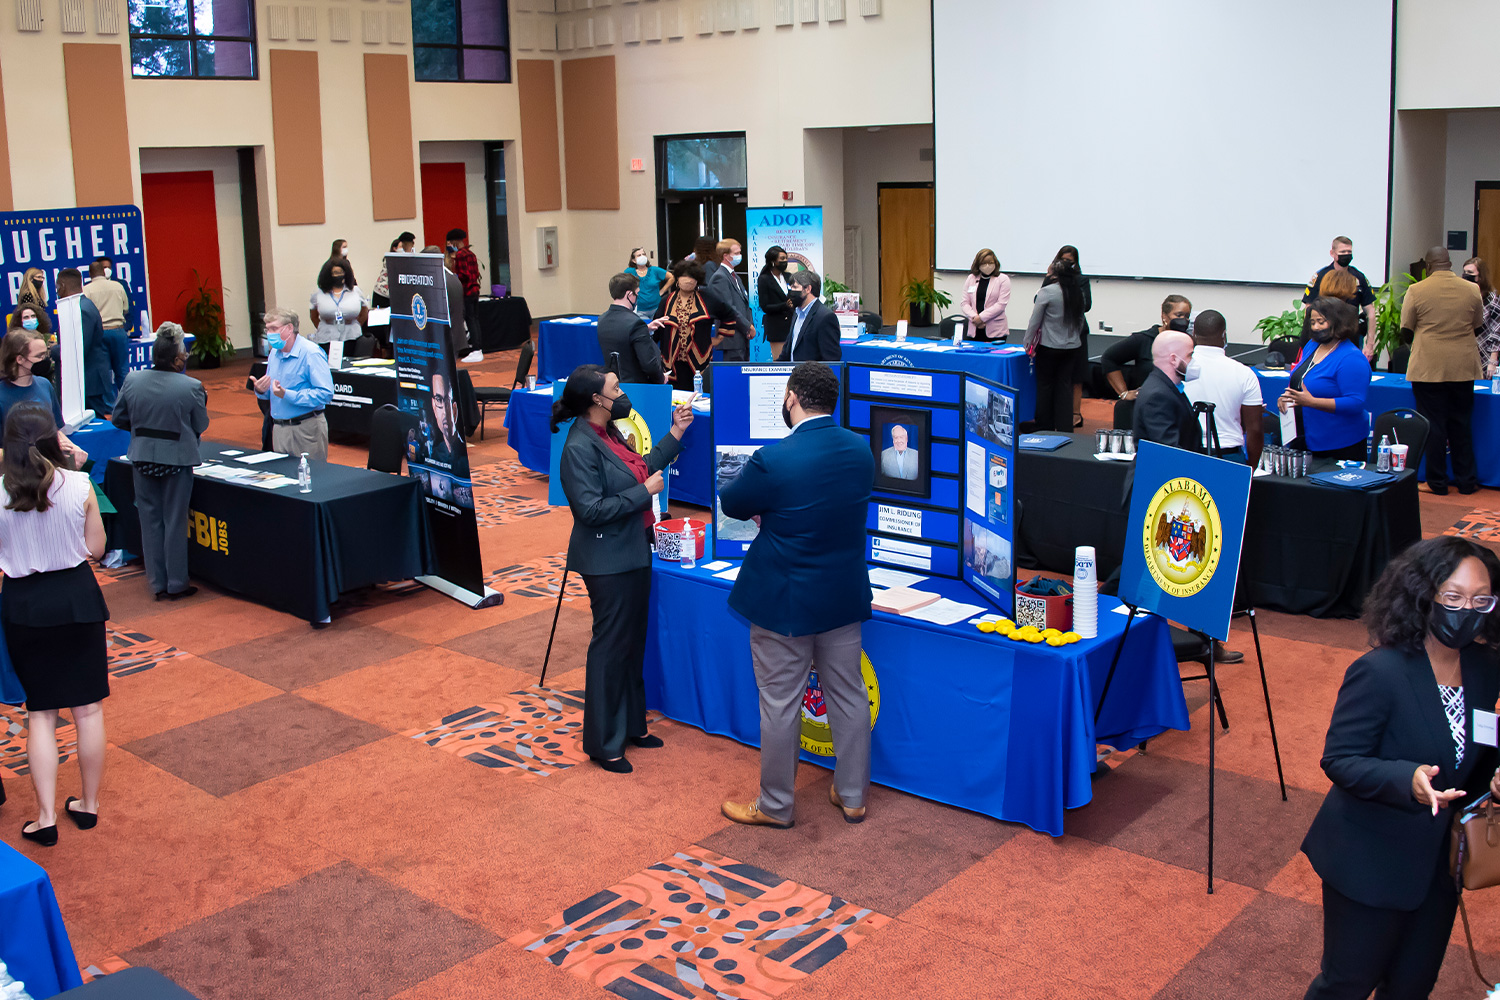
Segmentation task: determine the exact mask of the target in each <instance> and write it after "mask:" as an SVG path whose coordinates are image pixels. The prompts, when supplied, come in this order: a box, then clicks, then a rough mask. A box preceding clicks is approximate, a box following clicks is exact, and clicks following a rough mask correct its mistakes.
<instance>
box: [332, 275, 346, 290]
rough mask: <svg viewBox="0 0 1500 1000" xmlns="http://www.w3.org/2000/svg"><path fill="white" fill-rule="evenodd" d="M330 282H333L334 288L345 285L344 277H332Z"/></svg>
mask: <svg viewBox="0 0 1500 1000" xmlns="http://www.w3.org/2000/svg"><path fill="white" fill-rule="evenodd" d="M329 284H331V285H332V286H333V287H334V288H343V287H344V279H343V278H341V277H340V278H334V279H332V280H331V281H330V282H329Z"/></svg>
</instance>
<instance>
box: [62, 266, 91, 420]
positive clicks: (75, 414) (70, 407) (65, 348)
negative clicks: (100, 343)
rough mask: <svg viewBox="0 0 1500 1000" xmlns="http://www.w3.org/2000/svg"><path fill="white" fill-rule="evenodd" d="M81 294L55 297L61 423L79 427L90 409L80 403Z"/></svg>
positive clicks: (81, 352) (81, 358)
mask: <svg viewBox="0 0 1500 1000" xmlns="http://www.w3.org/2000/svg"><path fill="white" fill-rule="evenodd" d="M82 298H83V296H82V295H69V296H68V297H67V298H63V299H58V300H57V328H56V329H57V353H58V357H59V359H60V360H61V361H62V372H61V374H60V376H59V377H60V380H61V388H62V415H63V423H65V424H67V425H68V430H76V429H78V428H79V427H82V426H83V425H84V424H85V423H86V422H87V421H88V419H89V418H90V417H92V416H93V414H94V411H93V410H85V409H84V406H83V400H84V395H83V314H82V312H81V311H80V310H79V305H78V303H79V300H80V299H82Z"/></svg>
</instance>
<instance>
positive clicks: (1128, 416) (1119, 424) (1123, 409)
mask: <svg viewBox="0 0 1500 1000" xmlns="http://www.w3.org/2000/svg"><path fill="white" fill-rule="evenodd" d="M1134 429H1135V400H1133V399H1117V400H1115V430H1117V431H1128V430H1134Z"/></svg>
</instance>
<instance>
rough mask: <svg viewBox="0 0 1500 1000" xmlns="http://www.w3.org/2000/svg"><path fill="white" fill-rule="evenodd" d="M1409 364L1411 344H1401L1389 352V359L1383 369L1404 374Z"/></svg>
mask: <svg viewBox="0 0 1500 1000" xmlns="http://www.w3.org/2000/svg"><path fill="white" fill-rule="evenodd" d="M1409 364H1411V345H1410V344H1402V345H1401V346H1400V347H1398V348H1396V349H1395V350H1394V351H1392V352H1391V360H1390V361H1388V362H1387V363H1386V366H1385V370H1386V371H1388V372H1395V373H1397V374H1398V375H1405V374H1406V367H1407V365H1409Z"/></svg>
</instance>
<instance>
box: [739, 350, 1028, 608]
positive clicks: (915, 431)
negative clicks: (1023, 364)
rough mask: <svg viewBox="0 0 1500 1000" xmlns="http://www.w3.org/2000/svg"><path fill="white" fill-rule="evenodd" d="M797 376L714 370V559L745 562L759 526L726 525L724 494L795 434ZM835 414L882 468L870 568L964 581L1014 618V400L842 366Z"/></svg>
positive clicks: (905, 372) (745, 367) (870, 523)
mask: <svg viewBox="0 0 1500 1000" xmlns="http://www.w3.org/2000/svg"><path fill="white" fill-rule="evenodd" d="M794 367H795V366H794V365H784V364H774V365H773V364H716V365H714V371H713V377H714V383H713V384H714V460H715V481H714V556H715V557H716V558H725V557H727V558H731V559H740V558H743V557H744V555H745V553H746V552H747V551H749V548H750V543H751V542H753V541H754V540H755V535H756V532H757V530H758V529H757V528H756V525H755V524H754V523H752V522H748V521H738V520H736V519H734V518H728V517H725V516H724V513H723V511H722V510H721V509H720V508H719V505H718V492H719V489H720V488H721V487H722V486H723V485H724V484H726V483H728V482H729V481H730V480H732V479H733V478H734V477H735V476H737V475H738V474H739V471H740V469H741V468H743V467H744V464H745V462H747V461H748V460H749V458H750V456H751V455H753V454H754V453H755V452H756V451H757V450H758V449H759V448H761V447H763V446H764V445H767V444H771V443H773V442H774V441H778V440H780V439H781V438H783V437H786V435H787V434H789V433H791V431H790V430H789V429H788V428H787V427H786V424H785V422H784V421H783V419H782V412H781V404H782V401H783V399H784V398H785V393H786V382H787V378H788V377H789V376H790V375H791V373H792V369H793V368H794ZM834 368H835V370H836V371H838V372H839V374H840V376H841V382H842V384H843V392H842V393H841V395H840V403H841V405H840V407H839V410H838V412H837V413H835V414H834V419H836V420H838V421H839V423H840V424H841V425H842V426H844V427H847V428H849V429H850V430H852V431H854V432H855V433H856V434H859V435H860V436H862V437H863V438H864V439H865V440H866V441H867V442H869V447H870V451H871V457H872V459H873V461H874V463H875V484H874V489H873V491H872V493H871V498H870V505H869V509H868V512H867V514H866V522H865V529H866V533H867V536H868V542H867V548H866V557H867V559H868V560H869V561H870V562H871V563H874V564H876V565H881V566H888V567H891V568H894V569H899V570H906V571H912V572H917V573H921V574H924V575H929V576H944V577H951V578H955V579H962V580H964V581H965V582H967V583H968V584H969V585H970V587H972V588H973V589H974V590H975V591H976V592H977V593H979V594H981V595H982V596H983V597H985V598H986V599H987V600H988V601H989V602H990V603H991V604H994V605H995V606H996V607H998V608H1000V609H1001V610H1002V611H1004V612H1006V613H1007V614H1009V613H1011V612H1012V611H1013V606H1014V600H1015V598H1014V590H1015V560H1014V557H1013V549H1012V543H1013V539H1014V528H1015V518H1014V512H1013V501H1014V487H1013V484H1012V482H1011V477H1012V475H1013V473H1014V470H1015V464H1016V463H1015V448H1016V428H1015V414H1016V391H1015V390H1014V389H1012V388H1009V387H1007V386H1003V385H999V384H997V383H994V382H990V381H989V380H987V379H982V378H979V377H977V376H974V375H968V374H965V373H961V372H945V371H925V370H920V369H914V368H899V369H892V368H885V367H876V366H869V365H835V366H834Z"/></svg>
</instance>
